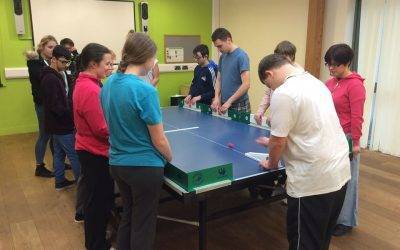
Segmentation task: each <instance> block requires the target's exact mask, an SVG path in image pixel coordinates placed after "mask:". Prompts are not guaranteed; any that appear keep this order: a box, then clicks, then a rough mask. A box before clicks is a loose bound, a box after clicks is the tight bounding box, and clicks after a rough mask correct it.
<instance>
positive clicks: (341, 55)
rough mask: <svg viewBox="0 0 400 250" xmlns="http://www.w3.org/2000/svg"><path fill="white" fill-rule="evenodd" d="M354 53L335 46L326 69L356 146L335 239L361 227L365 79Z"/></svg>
mask: <svg viewBox="0 0 400 250" xmlns="http://www.w3.org/2000/svg"><path fill="white" fill-rule="evenodd" d="M353 56H354V52H353V50H352V49H351V48H350V46H348V45H347V44H335V45H332V46H331V47H330V48H329V49H328V50H327V51H326V54H325V58H324V59H325V66H327V67H328V69H329V73H330V75H331V76H332V78H331V79H329V80H328V81H327V82H326V86H327V87H328V89H329V90H330V92H331V94H332V98H333V103H334V104H335V109H336V113H337V115H338V117H339V120H340V125H342V128H343V131H344V133H345V134H346V136H347V139H348V140H349V145H351V146H352V148H351V150H352V152H350V154H352V156H351V157H350V166H351V167H350V170H351V180H350V181H349V183H348V184H347V189H346V197H345V200H344V203H343V207H342V211H341V213H340V216H339V218H338V221H337V225H336V227H335V230H334V232H333V235H335V236H343V235H345V234H348V233H349V232H350V231H351V230H352V228H353V227H355V226H357V214H358V212H357V211H358V175H359V167H360V137H361V134H362V124H363V121H364V119H363V114H364V102H365V86H364V78H362V77H361V76H360V75H359V74H357V73H356V72H352V71H351V69H350V64H351V62H352V60H353Z"/></svg>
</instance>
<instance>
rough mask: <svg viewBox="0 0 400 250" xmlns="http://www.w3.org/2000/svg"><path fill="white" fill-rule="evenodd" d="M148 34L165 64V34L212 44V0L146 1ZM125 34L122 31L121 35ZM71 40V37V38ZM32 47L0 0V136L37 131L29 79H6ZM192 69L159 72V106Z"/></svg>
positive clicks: (8, 4) (9, 8)
mask: <svg viewBox="0 0 400 250" xmlns="http://www.w3.org/2000/svg"><path fill="white" fill-rule="evenodd" d="M147 2H148V3H149V29H150V32H149V34H150V36H151V37H152V38H153V39H154V41H155V42H156V44H157V46H158V59H159V61H160V63H164V34H168V35H200V36H201V40H202V43H205V44H207V45H209V46H211V38H210V36H211V32H212V31H211V22H212V0H148V1H147ZM138 3H139V1H136V8H135V10H136V28H137V30H140V26H139V25H140V23H139V8H138ZM23 4H24V11H25V18H26V25H25V28H29V29H30V27H29V22H28V20H29V16H28V15H27V13H29V8H28V0H23ZM122 35H125V34H122ZM72 39H73V38H72ZM31 47H32V39H31V37H30V30H28V34H27V35H25V36H24V37H18V36H17V35H16V33H15V28H14V15H13V5H12V1H11V0H2V1H0V72H1V73H0V77H1V82H2V83H3V84H4V85H5V86H6V87H3V88H0V116H1V118H0V135H6V134H16V133H25V132H32V131H36V130H37V121H36V116H35V112H34V107H33V101H32V96H31V93H30V84H29V80H28V79H17V80H5V78H4V68H5V67H25V65H26V61H25V58H24V56H23V55H22V53H23V52H24V51H25V50H26V49H28V48H31ZM192 76H193V72H186V73H162V74H161V76H160V82H159V87H158V88H159V92H160V101H161V105H163V106H167V105H168V104H169V97H170V96H171V95H174V94H178V92H179V86H180V85H181V84H183V83H190V81H191V79H192Z"/></svg>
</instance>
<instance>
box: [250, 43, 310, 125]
mask: <svg viewBox="0 0 400 250" xmlns="http://www.w3.org/2000/svg"><path fill="white" fill-rule="evenodd" d="M274 53H275V54H281V55H284V56H285V57H286V58H287V59H288V60H289V61H290V62H291V63H292V64H293V66H295V67H296V68H300V69H302V70H304V69H303V68H302V67H301V66H300V65H299V64H297V63H296V62H295V59H296V46H294V44H293V43H291V42H289V41H282V42H280V43H278V45H276V48H275V50H274ZM272 93H273V91H272V90H271V89H269V88H267V89H266V90H265V93H264V96H263V98H262V100H261V102H260V105H258V110H257V112H256V113H255V114H254V120H256V123H257V124H258V125H261V123H262V118H263V116H264V113H265V111H267V109H268V108H269V105H270V103H271V98H272ZM268 123H269V120H268V119H267V124H268Z"/></svg>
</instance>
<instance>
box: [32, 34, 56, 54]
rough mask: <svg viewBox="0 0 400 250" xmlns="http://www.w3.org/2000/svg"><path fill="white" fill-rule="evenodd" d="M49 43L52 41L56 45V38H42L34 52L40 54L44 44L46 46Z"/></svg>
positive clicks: (50, 36)
mask: <svg viewBox="0 0 400 250" xmlns="http://www.w3.org/2000/svg"><path fill="white" fill-rule="evenodd" d="M50 41H54V42H55V43H57V44H58V42H57V40H56V38H55V37H54V36H52V35H47V36H44V37H43V38H42V39H41V40H40V43H39V45H38V46H37V49H36V51H37V53H38V54H39V55H40V54H41V53H42V51H43V48H44V46H46V44H47V43H48V42H50Z"/></svg>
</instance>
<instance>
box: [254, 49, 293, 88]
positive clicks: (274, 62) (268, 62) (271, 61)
mask: <svg viewBox="0 0 400 250" xmlns="http://www.w3.org/2000/svg"><path fill="white" fill-rule="evenodd" d="M288 63H289V64H290V62H289V60H288V59H287V58H286V57H285V56H284V55H281V54H270V55H268V56H266V57H264V58H263V59H261V61H260V63H259V64H258V77H259V78H260V81H261V82H264V79H265V71H267V70H271V69H275V68H280V67H281V66H283V65H285V64H288Z"/></svg>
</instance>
